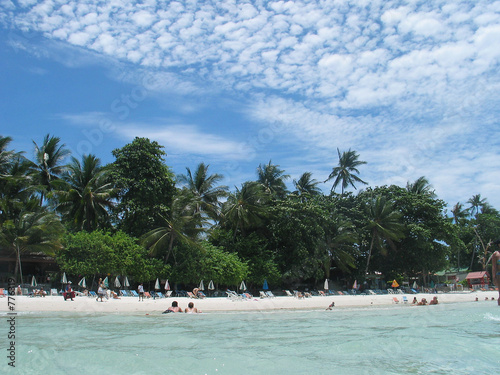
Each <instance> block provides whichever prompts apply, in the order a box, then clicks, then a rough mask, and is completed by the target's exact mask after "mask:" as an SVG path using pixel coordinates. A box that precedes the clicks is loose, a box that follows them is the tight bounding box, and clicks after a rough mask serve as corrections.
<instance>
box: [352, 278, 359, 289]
mask: <svg viewBox="0 0 500 375" xmlns="http://www.w3.org/2000/svg"><path fill="white" fill-rule="evenodd" d="M352 289H358V280H354V284H353V285H352Z"/></svg>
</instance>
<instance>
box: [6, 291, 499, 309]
mask: <svg viewBox="0 0 500 375" xmlns="http://www.w3.org/2000/svg"><path fill="white" fill-rule="evenodd" d="M404 295H405V296H406V297H407V298H408V301H409V303H408V305H410V304H411V301H412V300H413V297H414V296H416V297H417V299H418V300H419V301H420V300H421V299H422V298H426V299H427V301H430V300H431V299H432V297H434V296H437V297H438V300H439V302H440V303H457V302H472V301H475V299H476V297H478V299H479V302H480V303H491V304H493V303H495V304H496V303H497V302H496V301H494V302H493V301H491V298H492V297H494V298H495V299H497V297H498V292H496V291H495V292H494V291H491V292H482V291H479V292H464V293H439V294H423V293H421V294H417V295H412V294H404ZM393 297H396V298H398V300H399V301H400V302H399V304H396V303H394V301H393ZM402 297H403V295H401V294H395V295H387V294H386V295H366V296H365V295H360V296H326V297H318V296H314V297H311V298H305V299H300V300H299V299H296V298H294V297H276V298H265V299H260V298H254V299H252V300H244V301H231V300H230V299H229V298H221V297H216V298H205V299H190V298H185V297H180V298H177V297H171V298H162V299H156V300H153V299H152V298H151V299H145V300H144V301H141V302H139V301H138V299H137V298H134V297H121V299H109V300H106V299H105V300H104V302H97V301H96V300H95V298H90V297H76V298H75V300H74V301H70V300H67V301H64V299H63V297H62V296H47V297H27V296H15V297H14V298H15V300H14V301H12V300H11V302H14V303H15V311H16V312H26V311H31V312H37V311H70V312H88V313H92V312H96V313H102V312H107V313H120V312H123V313H146V314H159V313H161V312H162V311H164V310H166V309H167V308H168V307H169V306H170V305H171V304H172V301H174V300H175V301H178V303H179V306H180V307H181V308H183V309H184V308H185V307H187V305H188V303H189V302H194V304H195V307H197V308H198V309H200V310H202V311H203V312H213V311H268V310H286V309H288V310H297V309H305V310H315V309H316V310H317V309H326V308H327V307H328V305H329V304H330V303H331V302H332V301H333V302H335V308H343V307H363V306H372V305H374V306H381V305H388V306H390V305H394V306H396V305H399V306H401V305H404V304H403V298H402ZM486 297H488V301H485V298H486ZM0 306H1V308H0V311H4V312H8V311H9V310H8V303H7V298H2V299H0Z"/></svg>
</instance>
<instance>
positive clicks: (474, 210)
mask: <svg viewBox="0 0 500 375" xmlns="http://www.w3.org/2000/svg"><path fill="white" fill-rule="evenodd" d="M467 203H469V204H470V207H469V210H470V214H471V215H477V214H478V213H479V212H480V209H481V208H482V207H484V206H485V205H486V204H487V201H486V198H484V199H481V194H476V195H473V196H472V198H470V199H469V200H468V201H467Z"/></svg>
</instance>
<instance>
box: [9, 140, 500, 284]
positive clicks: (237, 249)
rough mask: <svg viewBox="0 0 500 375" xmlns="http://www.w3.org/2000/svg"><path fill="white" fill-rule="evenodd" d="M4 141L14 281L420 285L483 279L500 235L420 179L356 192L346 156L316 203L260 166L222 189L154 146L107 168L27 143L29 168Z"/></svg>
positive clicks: (499, 226)
mask: <svg viewBox="0 0 500 375" xmlns="http://www.w3.org/2000/svg"><path fill="white" fill-rule="evenodd" d="M11 141H12V139H11V138H10V137H8V136H0V246H1V249H2V251H3V252H6V253H8V254H10V255H11V256H15V259H16V265H15V270H14V273H15V276H16V277H18V278H20V277H21V275H22V262H21V258H22V256H23V255H25V254H45V255H49V256H52V257H54V258H55V260H56V262H57V263H58V265H59V267H60V268H61V270H62V271H64V272H67V273H69V274H71V275H75V276H87V277H91V276H94V277H95V276H96V275H108V274H109V275H115V276H116V275H127V276H129V277H131V278H132V279H133V280H134V281H136V282H145V281H149V280H153V279H156V278H157V277H161V278H169V279H170V280H174V281H175V282H178V283H183V284H187V285H189V284H196V283H198V282H199V281H200V280H201V279H205V280H208V279H210V280H213V281H214V283H216V284H218V285H219V286H223V287H225V286H234V285H238V284H239V282H241V280H246V281H247V284H249V285H250V286H252V285H254V286H256V287H258V286H259V285H262V282H263V281H264V279H267V280H268V282H269V283H271V285H276V286H280V287H299V286H307V287H311V288H313V287H318V285H319V283H320V282H321V280H324V279H325V278H329V279H334V280H338V281H339V282H341V283H346V284H348V283H351V282H352V280H359V281H363V280H366V279H369V278H371V277H374V275H383V276H384V277H385V278H386V279H394V278H396V279H399V280H408V279H409V278H419V279H420V280H421V281H423V282H424V283H425V282H426V281H427V277H428V276H429V275H431V274H432V273H434V272H436V271H440V270H444V269H451V268H454V269H457V268H458V269H462V268H467V269H470V270H482V269H485V268H486V262H487V260H488V258H489V255H490V253H491V252H492V248H491V242H492V241H493V240H495V239H497V238H499V237H500V215H499V212H498V211H497V210H496V209H495V208H493V207H492V206H491V205H490V204H489V203H488V201H487V199H485V198H482V197H481V196H480V195H474V196H472V197H471V199H469V200H468V201H467V202H465V203H464V204H462V203H457V204H456V205H455V206H454V207H453V208H452V209H451V210H449V211H448V209H447V206H446V203H445V202H444V201H443V200H441V199H439V198H438V197H437V196H436V194H435V192H434V190H433V189H432V186H431V185H430V184H429V182H428V181H427V179H426V178H425V177H420V178H418V179H417V180H416V181H414V182H408V183H407V185H406V186H404V187H400V186H396V185H391V186H380V187H366V188H364V189H362V190H359V191H358V190H357V187H358V186H357V185H368V184H367V182H365V181H363V180H362V179H361V178H360V176H359V174H360V173H359V170H358V169H357V168H358V167H359V166H360V165H363V164H366V162H365V161H361V160H360V159H359V154H358V153H357V152H355V151H353V150H348V151H343V152H341V151H340V150H339V149H337V154H338V165H337V166H334V167H333V168H332V172H331V173H330V175H329V176H328V178H326V180H324V181H322V182H325V183H326V182H330V181H333V183H332V187H331V190H330V193H329V194H328V195H325V194H323V192H322V190H321V189H320V188H319V184H320V183H321V182H320V181H318V180H316V179H314V178H313V176H312V173H311V172H304V173H303V174H302V175H301V176H300V177H299V178H298V179H295V180H293V181H292V184H293V187H294V189H293V190H291V191H290V190H289V189H288V188H287V184H286V182H287V180H289V179H290V176H289V175H287V174H286V173H285V171H284V170H282V169H280V166H279V165H276V164H273V163H272V161H269V162H268V163H265V164H260V165H259V166H258V167H257V169H256V179H255V180H254V181H245V182H243V183H242V184H241V185H240V186H237V187H235V188H234V190H230V189H229V188H228V187H227V186H225V185H222V184H221V182H222V180H223V176H222V175H220V174H218V173H212V171H210V170H209V165H207V164H205V163H200V164H199V165H198V166H197V167H196V168H195V169H194V170H191V169H190V168H186V173H184V174H180V175H175V174H174V173H173V171H172V170H171V168H170V167H168V165H167V164H166V163H165V158H166V153H165V151H164V148H163V146H161V145H160V144H158V143H157V142H155V141H151V140H149V139H147V138H139V137H137V138H135V139H134V140H133V141H132V142H131V143H129V144H126V145H125V146H123V147H122V148H119V149H115V150H113V151H112V155H113V157H114V161H113V162H112V163H110V164H108V165H102V164H101V161H100V159H99V158H98V157H96V156H95V155H84V156H83V157H82V158H81V160H78V159H76V158H74V157H72V156H71V155H70V153H69V151H68V150H67V149H66V147H65V145H64V144H63V143H62V142H61V139H60V138H58V137H55V136H51V135H46V136H45V138H44V139H43V141H42V142H41V144H40V145H38V144H37V143H36V142H35V141H33V148H34V157H33V159H30V158H28V157H26V156H25V154H24V152H18V151H16V150H12V149H10V148H9V144H10V143H11ZM68 159H69V162H68ZM349 187H351V188H352V189H354V190H356V193H354V192H352V191H347V189H348V188H349ZM338 188H340V192H336V190H337V189H338Z"/></svg>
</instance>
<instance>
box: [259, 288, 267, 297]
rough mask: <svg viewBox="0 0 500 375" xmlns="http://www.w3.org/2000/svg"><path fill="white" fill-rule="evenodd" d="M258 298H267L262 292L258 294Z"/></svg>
mask: <svg viewBox="0 0 500 375" xmlns="http://www.w3.org/2000/svg"><path fill="white" fill-rule="evenodd" d="M259 294H260V298H267V295H266V293H264V292H263V291H262V290H261V291H260V292H259Z"/></svg>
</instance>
